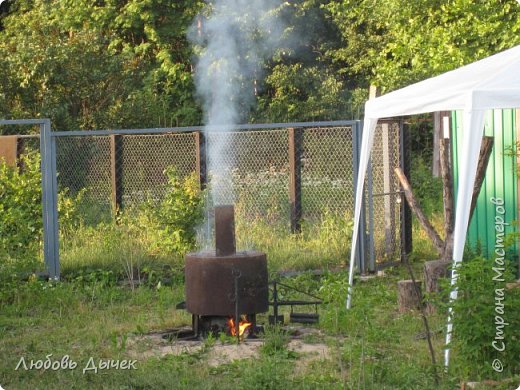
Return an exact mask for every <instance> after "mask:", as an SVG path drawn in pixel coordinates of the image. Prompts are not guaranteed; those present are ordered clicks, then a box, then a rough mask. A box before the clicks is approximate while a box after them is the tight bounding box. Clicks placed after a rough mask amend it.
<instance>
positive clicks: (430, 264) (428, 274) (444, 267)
mask: <svg viewBox="0 0 520 390" xmlns="http://www.w3.org/2000/svg"><path fill="white" fill-rule="evenodd" d="M450 266H451V261H449V260H433V261H427V262H426V263H424V285H425V286H424V287H425V291H426V293H427V294H436V293H439V292H440V286H439V281H440V280H441V279H442V278H447V277H449V276H450V270H449V267H450ZM435 310H436V309H435V306H434V305H433V304H432V303H431V302H426V312H427V313H429V314H432V313H435Z"/></svg>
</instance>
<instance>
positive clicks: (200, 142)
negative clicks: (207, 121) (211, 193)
mask: <svg viewBox="0 0 520 390" xmlns="http://www.w3.org/2000/svg"><path fill="white" fill-rule="evenodd" d="M193 135H194V137H195V157H196V169H197V176H198V177H199V182H200V189H201V190H204V189H206V186H207V185H208V166H207V154H206V137H205V135H204V133H203V132H200V131H197V132H195V133H193Z"/></svg>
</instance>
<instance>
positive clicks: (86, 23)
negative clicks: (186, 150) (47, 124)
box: [0, 0, 200, 130]
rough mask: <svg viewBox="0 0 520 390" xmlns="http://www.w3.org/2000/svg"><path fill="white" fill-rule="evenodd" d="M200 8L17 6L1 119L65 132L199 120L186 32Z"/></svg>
mask: <svg viewBox="0 0 520 390" xmlns="http://www.w3.org/2000/svg"><path fill="white" fill-rule="evenodd" d="M199 4H200V2H198V1H196V2H188V1H181V2H179V1H161V0H148V1H142V0H141V1H137V0H133V1H125V2H121V1H116V0H108V1H105V2H102V3H100V2H90V1H86V0H80V1H74V2H70V1H66V0H59V1H53V2H49V1H45V0H19V1H16V2H14V3H13V4H12V5H11V7H10V9H9V12H8V13H7V14H4V15H3V16H2V25H3V28H4V30H3V31H2V32H1V33H0V58H2V65H3V72H4V80H7V81H2V82H0V88H1V89H0V99H1V100H2V102H3V103H4V104H3V105H2V108H0V115H1V116H4V117H50V118H51V120H52V123H53V125H54V126H55V127H56V128H58V129H62V130H68V129H77V128H79V129H92V128H104V127H108V128H110V127H122V126H126V127H131V126H157V125H172V124H173V125H175V124H181V123H186V122H195V121H197V119H198V117H199V112H198V108H197V106H196V104H195V102H194V100H193V98H192V94H193V86H192V81H191V67H190V48H189V46H188V44H187V41H186V39H185V31H186V29H187V27H188V26H189V23H190V21H191V19H192V17H193V15H194V14H195V12H196V10H197V8H198V6H199Z"/></svg>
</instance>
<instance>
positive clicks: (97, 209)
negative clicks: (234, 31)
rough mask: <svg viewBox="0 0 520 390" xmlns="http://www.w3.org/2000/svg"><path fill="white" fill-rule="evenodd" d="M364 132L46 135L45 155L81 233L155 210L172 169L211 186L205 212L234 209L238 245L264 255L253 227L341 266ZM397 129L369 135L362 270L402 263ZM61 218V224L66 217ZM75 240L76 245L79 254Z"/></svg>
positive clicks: (273, 129) (64, 245)
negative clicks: (150, 206)
mask: <svg viewBox="0 0 520 390" xmlns="http://www.w3.org/2000/svg"><path fill="white" fill-rule="evenodd" d="M361 129H362V126H361V123H360V122H359V121H343V122H340V121H337V122H327V123H325V122H322V123H320V122H318V123H308V124H307V123H295V124H293V125H290V124H287V125H282V124H275V125H265V126H261V125H251V126H240V127H239V128H236V129H233V130H231V131H222V129H219V130H218V131H202V129H198V128H182V129H151V130H122V131H117V132H116V131H90V132H87V131H85V132H82V131H75V132H50V133H49V134H50V135H49V137H51V139H52V142H53V143H55V146H54V147H53V148H51V152H52V153H54V156H55V174H56V176H57V180H56V181H57V183H56V191H58V192H60V193H66V194H67V196H68V197H69V198H70V199H73V200H74V201H75V202H77V204H76V206H77V207H76V212H77V213H79V217H80V218H79V219H80V220H81V226H82V228H84V229H85V228H88V229H91V230H92V229H98V228H100V226H106V224H110V223H112V222H114V220H116V219H117V218H118V216H119V215H120V214H122V213H123V214H125V216H126V219H125V223H129V221H131V219H132V218H133V214H132V212H131V211H132V210H136V209H139V207H140V206H141V205H143V204H144V203H147V202H148V203H149V202H152V203H154V202H155V204H157V203H158V202H161V200H162V199H163V197H164V194H165V191H166V189H167V181H168V177H167V175H166V171H167V170H172V169H174V170H175V172H176V173H177V175H178V177H179V178H180V179H181V180H182V179H183V178H186V177H188V176H190V175H195V176H196V177H197V178H198V180H199V182H200V185H201V186H202V187H205V186H207V187H208V189H209V192H210V194H214V196H213V197H210V198H209V199H210V200H209V201H208V204H209V205H210V206H211V204H215V203H220V204H224V203H227V204H229V203H233V204H234V205H235V209H236V213H237V226H239V227H242V229H243V231H241V232H237V234H240V235H242V236H246V237H243V238H242V239H240V237H237V239H238V240H239V241H240V242H242V244H243V245H245V246H252V247H255V246H257V245H258V246H260V248H259V249H262V250H266V251H269V248H266V247H265V246H269V245H270V244H269V243H268V242H267V241H264V242H263V244H259V243H258V242H257V241H262V240H261V239H259V240H256V238H257V236H259V235H262V234H263V235H265V234H266V230H264V231H261V232H260V233H259V230H258V228H257V227H258V226H257V224H263V225H264V226H266V227H267V229H273V230H275V231H276V232H277V237H276V238H277V239H280V240H281V241H284V240H285V241H295V239H294V237H297V239H296V241H295V242H296V245H295V246H293V248H298V250H297V253H291V254H288V256H289V257H295V258H297V257H300V258H303V257H305V256H308V253H309V252H311V251H314V252H313V256H320V251H322V252H328V248H327V246H328V247H334V246H337V247H338V250H337V251H336V252H334V253H335V256H336V257H337V259H336V263H337V265H340V264H341V263H344V262H345V259H346V258H347V254H348V253H347V252H348V250H349V249H350V239H351V237H350V236H351V234H352V233H351V230H349V229H351V228H352V226H351V220H352V215H353V209H354V176H355V174H354V172H355V170H356V169H357V161H356V159H357V156H358V155H359V153H358V152H359V151H358V150H356V149H357V147H358V146H357V145H359V139H360V136H361ZM401 131H402V129H401V127H400V125H399V123H397V122H387V123H382V124H380V125H379V126H378V129H377V133H376V136H375V141H374V149H373V152H372V160H371V163H370V166H369V172H368V174H367V181H366V187H365V188H366V192H365V193H366V199H365V206H366V207H365V221H366V223H365V230H366V232H365V233H366V234H365V242H366V245H365V247H366V248H367V249H366V261H365V263H364V264H365V265H364V266H363V268H364V270H375V269H377V267H378V265H381V264H385V263H389V262H392V261H396V260H399V259H400V253H401V222H402V221H401V220H402V206H403V205H404V204H403V203H402V202H401V194H400V192H399V191H398V189H399V187H398V183H397V182H396V179H395V178H394V177H395V176H394V174H393V170H394V168H395V167H396V166H402V164H403V160H402V145H401V144H400V140H401ZM51 145H52V143H51ZM59 218H60V224H64V223H65V221H63V220H62V219H63V218H67V216H62V214H60V217H59ZM136 218H137V217H136ZM100 224H104V225H100ZM338 226H339V227H338ZM209 231H210V230H209V229H208V230H206V233H207V232H209ZM255 232H256V233H255ZM280 232H285V233H280ZM149 233H150V234H152V232H149ZM79 234H81V233H79ZM255 234H256V236H255ZM283 234H286V235H285V236H283V237H282V236H281V235H283ZM332 236H334V237H335V238H334V239H333V238H331V237H332ZM206 239H207V237H206ZM60 240H61V244H60V245H61V246H60V247H61V249H62V250H64V251H67V250H68V249H69V246H70V245H69V244H68V242H67V240H68V238H67V237H66V236H64V235H61V236H60ZM297 240H300V241H297ZM317 240H320V241H321V243H320V245H319V246H316V247H311V246H310V244H309V242H311V241H313V242H314V241H317ZM338 240H339V241H342V243H341V245H338V242H337V241H338ZM78 242H81V240H79V241H78V240H77V239H74V243H73V245H74V246H75V249H74V250H75V251H77V250H78V248H77V246H78V245H79V244H78ZM71 245H72V244H71ZM262 245H263V246H262ZM243 249H249V248H247V247H246V248H243ZM273 250H274V249H273ZM280 250H282V251H283V249H280ZM293 252H294V251H293ZM74 253H76V252H74ZM322 255H323V256H326V254H325V253H323V254H322Z"/></svg>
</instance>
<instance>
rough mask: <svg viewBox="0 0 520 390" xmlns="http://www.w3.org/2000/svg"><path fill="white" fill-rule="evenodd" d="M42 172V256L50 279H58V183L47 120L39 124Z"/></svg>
mask: <svg viewBox="0 0 520 390" xmlns="http://www.w3.org/2000/svg"><path fill="white" fill-rule="evenodd" d="M40 153H41V172H42V214H43V256H44V260H45V265H46V267H47V270H48V272H49V277H50V278H52V279H55V280H57V279H59V278H60V258H59V236H58V183H57V175H56V139H55V138H54V137H53V135H52V133H51V122H50V120H48V119H45V120H43V123H41V124H40Z"/></svg>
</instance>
